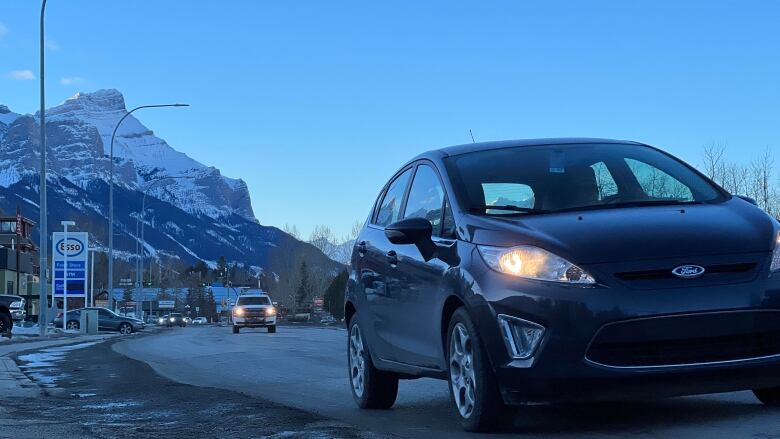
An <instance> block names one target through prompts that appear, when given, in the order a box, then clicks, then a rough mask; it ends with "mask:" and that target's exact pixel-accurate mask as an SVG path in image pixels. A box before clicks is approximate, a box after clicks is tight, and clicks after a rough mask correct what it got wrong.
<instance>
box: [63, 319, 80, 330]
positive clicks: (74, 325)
mask: <svg viewBox="0 0 780 439" xmlns="http://www.w3.org/2000/svg"><path fill="white" fill-rule="evenodd" d="M80 326H81V324H79V322H78V320H68V323H67V324H66V325H65V329H68V330H70V331H78V330H79V327H80Z"/></svg>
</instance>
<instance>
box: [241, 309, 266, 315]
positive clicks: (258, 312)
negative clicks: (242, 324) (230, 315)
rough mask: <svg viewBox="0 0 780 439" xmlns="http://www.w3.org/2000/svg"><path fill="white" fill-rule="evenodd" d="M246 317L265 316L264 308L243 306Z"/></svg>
mask: <svg viewBox="0 0 780 439" xmlns="http://www.w3.org/2000/svg"><path fill="white" fill-rule="evenodd" d="M244 315H245V316H246V317H265V309H253V308H244Z"/></svg>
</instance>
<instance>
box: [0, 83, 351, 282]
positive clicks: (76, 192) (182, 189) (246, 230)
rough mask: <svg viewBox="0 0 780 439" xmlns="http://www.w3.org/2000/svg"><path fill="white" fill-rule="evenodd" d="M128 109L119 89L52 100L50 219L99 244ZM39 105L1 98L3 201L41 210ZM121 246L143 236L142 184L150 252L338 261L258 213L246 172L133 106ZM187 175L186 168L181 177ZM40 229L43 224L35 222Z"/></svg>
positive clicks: (325, 265)
mask: <svg viewBox="0 0 780 439" xmlns="http://www.w3.org/2000/svg"><path fill="white" fill-rule="evenodd" d="M126 112H127V109H126V107H125V102H124V97H123V96H122V94H121V93H120V92H118V91H117V90H99V91H96V92H94V93H78V94H76V95H75V96H73V97H72V98H70V99H68V100H66V101H65V102H64V103H63V104H61V105H59V106H56V107H54V108H51V109H50V110H47V113H46V133H47V134H46V135H47V150H48V159H49V160H48V167H49V177H48V181H49V186H48V188H49V191H50V194H49V213H50V215H49V218H50V219H49V221H50V224H49V227H50V230H59V221H60V220H62V219H65V218H67V219H73V220H75V221H76V223H77V224H78V227H79V229H81V230H87V231H89V232H91V234H92V237H93V239H94V242H93V245H95V246H98V247H105V246H106V243H107V236H108V230H107V229H108V224H107V219H106V216H107V212H108V184H107V181H108V175H109V174H108V169H109V158H108V152H109V145H110V142H111V133H112V131H113V129H114V126H115V125H116V123H117V122H118V121H119V119H120V118H121V117H122V116H124V115H125V114H126ZM39 120H40V118H39V115H37V114H36V115H35V116H33V115H19V114H16V113H13V112H11V110H10V109H8V108H7V107H5V106H1V105H0V210H2V211H5V212H13V211H15V210H16V206H17V205H19V206H21V207H22V210H23V212H24V214H25V215H26V216H28V217H31V218H35V219H37V218H38V205H37V200H38V198H39V195H38V187H39V179H38V170H39V166H40V142H39V130H40V126H39ZM114 160H115V163H114V176H115V182H116V186H115V191H114V196H115V203H114V208H115V225H116V232H115V233H116V235H115V239H114V241H115V247H116V248H117V249H118V250H119V257H120V258H125V259H129V258H130V257H131V255H132V253H134V252H135V248H136V245H137V244H138V242H139V238H138V235H137V233H136V222H137V219H138V218H140V214H139V213H140V211H141V199H142V197H143V190H144V188H146V187H148V185H149V184H150V182H153V181H156V180H157V179H158V178H160V177H164V176H171V177H179V178H175V179H168V180H163V181H159V182H157V183H155V185H154V186H153V188H152V189H150V190H149V191H148V196H147V199H146V205H147V207H148V210H147V213H146V217H145V221H144V222H145V241H146V249H147V252H148V253H149V254H151V255H152V256H156V255H158V254H165V255H168V256H171V257H176V258H179V259H182V260H183V261H185V262H188V263H192V262H195V261H197V260H203V261H205V262H207V263H209V264H212V263H213V262H214V261H216V260H217V259H219V257H220V256H225V258H226V259H227V260H228V261H237V262H239V263H242V264H244V265H246V266H248V267H250V266H251V267H254V268H255V269H256V271H264V272H267V273H270V272H273V273H274V274H275V275H278V276H282V277H284V275H285V274H286V273H287V272H290V271H294V270H295V269H297V266H294V264H293V263H292V262H291V261H292V260H293V259H295V260H296V261H297V260H298V259H297V258H300V257H306V258H307V261H308V262H309V264H310V266H314V267H320V268H321V269H322V270H324V271H327V272H334V273H335V271H336V270H337V269H338V268H339V265H338V264H337V263H335V262H333V261H331V260H330V259H328V258H327V257H326V256H325V255H324V254H322V253H321V252H319V251H318V250H317V249H315V248H314V247H313V246H311V245H309V244H305V243H302V242H300V241H297V240H296V239H294V238H292V237H290V236H289V235H287V234H286V233H284V232H282V231H281V230H279V229H276V228H273V227H265V226H262V225H260V224H259V222H258V221H257V219H256V218H255V217H254V213H253V210H252V204H251V201H250V197H249V192H248V189H247V186H246V184H245V183H244V182H243V180H240V179H232V178H228V177H225V176H223V175H222V174H221V173H220V171H219V170H218V169H216V168H214V167H209V166H206V165H204V164H202V163H199V162H198V161H196V160H194V159H192V158H190V157H188V156H187V155H186V154H184V153H181V152H179V151H177V150H175V149H173V148H172V147H171V146H170V145H168V144H167V143H166V142H165V140H163V139H161V138H159V137H156V136H155V135H154V132H153V131H152V130H150V129H149V128H147V127H146V126H144V125H143V124H142V123H141V122H140V121H139V120H138V119H136V118H135V117H134V116H132V115H131V116H128V117H127V118H126V119H125V120H124V122H122V125H121V127H120V129H119V131H118V132H117V137H116V140H115V143H114ZM181 177H186V178H181ZM36 230H37V229H36Z"/></svg>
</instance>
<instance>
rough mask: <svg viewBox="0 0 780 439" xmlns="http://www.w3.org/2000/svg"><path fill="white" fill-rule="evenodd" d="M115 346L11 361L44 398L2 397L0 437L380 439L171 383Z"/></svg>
mask: <svg viewBox="0 0 780 439" xmlns="http://www.w3.org/2000/svg"><path fill="white" fill-rule="evenodd" d="M149 337H150V336H146V335H139V336H133V337H130V338H131V339H133V340H138V341H139V342H141V343H143V341H141V340H142V339H144V338H149ZM151 337H154V336H151ZM125 338H127V337H125ZM116 340H117V338H114V339H113V340H111V341H107V342H100V340H92V341H84V340H82V341H78V340H71V344H70V345H67V346H54V347H49V348H46V349H43V350H37V351H32V352H29V351H28V352H22V353H18V354H16V355H14V358H15V360H16V362H17V363H18V364H19V366H20V368H21V370H22V371H23V372H22V373H24V374H25V375H26V376H27V377H29V378H30V379H32V381H33V382H34V383H36V384H38V386H40V388H41V392H40V393H41V395H40V396H37V397H20V398H3V397H0V438H9V439H11V438H13V439H28V438H29V439H33V438H35V439H39V438H44V437H53V438H58V439H71V438H74V439H75V438H78V439H103V438H112V439H125V438H126V439H141V438H228V437H230V438H233V437H241V438H265V439H277V438H278V439H322V438H339V439H381V436H380V435H376V434H372V433H369V432H363V431H360V430H358V429H356V428H354V427H352V426H350V425H348V424H344V423H340V422H336V421H333V420H331V419H327V418H323V417H321V416H317V415H315V414H312V413H309V412H305V411H303V410H298V409H295V408H289V407H285V406H282V405H279V404H274V403H272V402H268V401H264V400H260V399H256V398H251V397H249V396H246V395H242V394H241V393H238V392H231V391H226V390H217V389H204V388H199V387H192V386H188V385H185V384H180V383H175V382H172V381H170V380H167V379H165V378H163V377H161V376H159V375H158V374H156V373H155V372H154V371H153V370H152V369H151V368H150V367H149V366H148V365H146V364H144V363H141V362H138V361H135V360H132V359H128V358H127V357H124V356H122V355H121V354H118V353H116V352H114V351H113V350H112V349H111V347H110V343H112V342H113V341H116Z"/></svg>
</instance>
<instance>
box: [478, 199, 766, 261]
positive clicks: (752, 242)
mask: <svg viewBox="0 0 780 439" xmlns="http://www.w3.org/2000/svg"><path fill="white" fill-rule="evenodd" d="M469 218H471V222H470V227H469V233H470V236H471V241H472V242H473V243H475V244H481V245H493V246H501V247H504V246H513V245H522V244H527V245H535V246H538V247H542V248H545V249H547V250H549V251H552V252H554V253H556V254H558V255H560V256H562V257H565V258H567V259H569V260H570V261H571V262H573V263H575V264H590V263H604V262H616V261H631V260H645V259H664V258H681V257H682V258H684V257H688V256H701V255H718V254H735V253H751V252H764V251H766V252H769V251H771V250H772V248H773V245H774V239H773V238H774V233H776V232H775V230H776V228H777V222H776V221H774V220H773V219H771V218H770V217H769V216H768V215H766V214H765V213H764V212H762V211H761V210H760V209H758V208H757V207H755V206H753V205H752V204H750V203H748V202H746V201H744V200H741V199H739V198H736V197H735V198H732V199H730V200H728V201H725V202H722V203H717V204H700V205H687V206H686V205H683V206H652V207H631V208H616V209H604V210H589V211H588V210H586V211H580V212H567V213H559V214H545V215H526V216H513V217H508V218H496V217H484V216H479V217H477V216H473V215H471V216H469Z"/></svg>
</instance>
